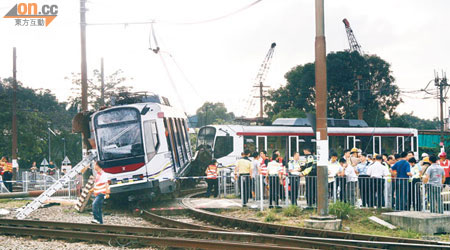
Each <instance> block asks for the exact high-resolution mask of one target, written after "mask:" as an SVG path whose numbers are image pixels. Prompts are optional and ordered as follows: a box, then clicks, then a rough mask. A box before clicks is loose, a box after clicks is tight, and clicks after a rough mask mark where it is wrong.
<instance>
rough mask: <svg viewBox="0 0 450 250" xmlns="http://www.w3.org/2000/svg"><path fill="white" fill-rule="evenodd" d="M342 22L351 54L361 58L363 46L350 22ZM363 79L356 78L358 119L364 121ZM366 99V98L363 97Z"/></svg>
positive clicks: (359, 76) (358, 76) (360, 77)
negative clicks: (361, 81) (355, 53)
mask: <svg viewBox="0 0 450 250" xmlns="http://www.w3.org/2000/svg"><path fill="white" fill-rule="evenodd" d="M342 22H343V23H344V25H345V31H346V32H347V38H348V45H349V46H350V52H354V51H356V52H358V54H360V55H361V56H362V55H363V53H361V45H359V43H358V41H356V37H355V35H354V34H353V30H352V28H351V27H350V22H349V21H348V20H347V18H344V20H342ZM361 79H362V76H361V75H357V76H356V80H357V83H358V119H359V120H362V119H363V112H364V109H363V102H362V101H361V86H360V80H361ZM362 97H363V99H364V96H362Z"/></svg>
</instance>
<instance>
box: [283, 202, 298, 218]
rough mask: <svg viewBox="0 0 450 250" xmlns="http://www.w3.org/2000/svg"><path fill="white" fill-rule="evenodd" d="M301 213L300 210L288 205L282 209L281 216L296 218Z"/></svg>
mask: <svg viewBox="0 0 450 250" xmlns="http://www.w3.org/2000/svg"><path fill="white" fill-rule="evenodd" d="M301 212H302V210H301V209H300V208H299V207H297V206H295V205H290V206H289V207H286V208H284V209H283V215H284V216H286V217H297V216H300V214H301Z"/></svg>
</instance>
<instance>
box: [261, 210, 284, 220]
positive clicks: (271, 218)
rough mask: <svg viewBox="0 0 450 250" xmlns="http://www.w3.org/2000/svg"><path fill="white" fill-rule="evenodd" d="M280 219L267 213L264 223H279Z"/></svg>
mask: <svg viewBox="0 0 450 250" xmlns="http://www.w3.org/2000/svg"><path fill="white" fill-rule="evenodd" d="M279 220H280V218H279V217H278V215H277V213H276V212H274V211H273V210H272V211H269V213H268V214H267V215H266V217H265V218H264V221H265V222H275V221H279Z"/></svg>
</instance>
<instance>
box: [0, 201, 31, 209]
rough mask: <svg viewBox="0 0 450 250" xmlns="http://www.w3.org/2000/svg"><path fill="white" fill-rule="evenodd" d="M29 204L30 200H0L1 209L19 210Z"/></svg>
mask: <svg viewBox="0 0 450 250" xmlns="http://www.w3.org/2000/svg"><path fill="white" fill-rule="evenodd" d="M29 202H31V200H22V199H20V200H19V199H0V203H1V204H2V205H1V206H0V207H1V208H19V207H22V206H24V205H26V204H27V203H29Z"/></svg>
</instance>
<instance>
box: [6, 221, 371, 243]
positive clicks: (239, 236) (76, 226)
mask: <svg viewBox="0 0 450 250" xmlns="http://www.w3.org/2000/svg"><path fill="white" fill-rule="evenodd" d="M1 226H5V227H26V228H38V229H42V228H45V229H55V230H71V231H78V232H80V230H82V231H84V232H98V233H115V234H133V235H140V236H158V237H183V238H192V239H199V238H201V239H208V240H210V239H211V240H225V241H234V242H236V241H238V242H241V244H247V242H254V243H260V244H262V243H264V244H272V245H279V246H289V247H308V248H320V249H365V250H368V249H376V248H371V247H364V246H352V245H347V244H336V243H335V242H321V241H320V240H311V239H307V238H306V239H295V238H287V237H280V236H277V235H265V234H258V233H249V232H225V231H206V230H196V229H174V228H149V227H130V226H118V225H97V224H83V223H66V222H54V221H34V220H15V219H0V227H1Z"/></svg>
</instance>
